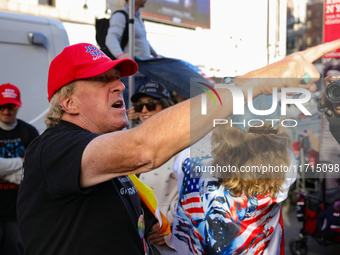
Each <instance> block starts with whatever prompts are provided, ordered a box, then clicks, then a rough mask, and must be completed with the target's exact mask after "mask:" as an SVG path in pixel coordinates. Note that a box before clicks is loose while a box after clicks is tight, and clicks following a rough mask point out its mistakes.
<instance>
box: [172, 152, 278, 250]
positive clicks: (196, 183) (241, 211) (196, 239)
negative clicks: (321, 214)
mask: <svg viewBox="0 0 340 255" xmlns="http://www.w3.org/2000/svg"><path fill="white" fill-rule="evenodd" d="M210 160H211V159H210ZM190 161H191V162H192V163H191V164H190ZM206 162H208V160H207V157H204V159H198V158H196V157H195V158H190V156H188V157H187V158H185V160H184V161H183V163H182V168H181V171H183V182H182V186H181V187H182V188H181V191H180V196H179V203H178V207H177V212H176V217H175V222H174V225H173V231H174V242H175V246H176V249H177V251H178V252H180V253H181V254H188V255H192V254H195V255H200V254H221V255H222V254H257V253H258V254H261V253H263V252H264V251H266V250H267V251H269V253H268V254H276V253H277V250H280V248H278V247H280V244H282V243H283V242H281V240H282V239H281V237H282V226H281V225H280V224H281V223H280V224H279V219H280V217H281V216H280V204H278V203H277V198H273V199H272V198H270V197H269V196H268V195H266V196H262V197H261V196H258V197H254V198H250V197H247V196H245V195H242V196H240V197H236V196H234V195H233V194H232V193H231V192H230V191H229V190H228V189H226V188H225V187H224V186H223V185H221V183H220V182H219V180H218V179H217V178H214V177H211V176H210V177H209V178H204V177H203V176H200V175H199V174H197V173H194V172H193V171H192V169H194V167H193V166H195V165H204V163H206ZM190 166H191V170H190ZM271 251H272V252H273V253H270V252H271ZM274 251H275V252H274Z"/></svg>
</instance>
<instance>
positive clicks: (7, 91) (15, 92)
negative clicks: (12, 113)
mask: <svg viewBox="0 0 340 255" xmlns="http://www.w3.org/2000/svg"><path fill="white" fill-rule="evenodd" d="M4 104H15V105H17V106H20V107H21V100H20V91H19V89H18V88H17V87H16V86H14V85H12V84H10V83H6V84H2V85H1V86H0V105H4Z"/></svg>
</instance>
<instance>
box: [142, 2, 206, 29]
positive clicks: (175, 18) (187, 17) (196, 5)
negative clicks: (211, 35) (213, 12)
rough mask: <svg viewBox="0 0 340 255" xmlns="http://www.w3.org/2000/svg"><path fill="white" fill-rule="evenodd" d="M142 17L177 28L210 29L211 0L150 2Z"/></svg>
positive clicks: (143, 10)
mask: <svg viewBox="0 0 340 255" xmlns="http://www.w3.org/2000/svg"><path fill="white" fill-rule="evenodd" d="M142 15H143V18H145V19H150V20H155V21H161V22H165V23H168V24H171V25H176V26H184V27H202V28H210V0H148V1H147V4H146V6H145V7H144V8H143V9H142Z"/></svg>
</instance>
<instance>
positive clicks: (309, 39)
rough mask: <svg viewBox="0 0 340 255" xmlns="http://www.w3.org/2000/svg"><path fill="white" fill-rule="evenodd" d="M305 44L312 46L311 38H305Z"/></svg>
mask: <svg viewBox="0 0 340 255" xmlns="http://www.w3.org/2000/svg"><path fill="white" fill-rule="evenodd" d="M306 44H307V46H310V45H312V37H310V36H308V37H307V38H306Z"/></svg>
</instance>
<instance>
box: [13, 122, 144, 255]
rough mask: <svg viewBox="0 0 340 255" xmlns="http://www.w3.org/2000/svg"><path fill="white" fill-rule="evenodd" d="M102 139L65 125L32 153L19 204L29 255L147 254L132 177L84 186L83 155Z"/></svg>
mask: <svg viewBox="0 0 340 255" xmlns="http://www.w3.org/2000/svg"><path fill="white" fill-rule="evenodd" d="M97 136H98V134H93V133H90V132H88V131H86V130H84V129H82V128H80V127H78V126H76V125H74V124H71V123H69V122H65V121H63V122H62V123H61V124H58V125H56V126H55V127H53V128H48V129H47V130H46V131H45V132H44V133H43V134H42V135H41V136H40V137H39V138H38V139H36V140H34V142H33V143H31V145H30V146H29V148H28V150H27V151H26V158H27V159H26V160H25V164H24V174H23V177H24V178H23V180H22V182H21V185H20V188H19V194H18V205H17V208H18V209H17V213H18V224H19V229H20V232H21V235H22V239H23V243H24V248H25V254H26V255H30V254H34V255H39V254H41V255H46V254H58V255H59V254H82V255H86V254H89V255H93V254H101V255H102V254H103V255H105V254H119V255H123V254H128V255H132V254H133V255H134V254H144V250H143V244H142V240H141V238H140V236H139V234H138V228H137V224H138V218H139V216H140V214H141V205H140V199H139V195H138V192H137V190H136V188H135V186H134V185H133V183H132V182H131V180H130V178H129V177H128V176H123V177H118V178H114V179H112V180H110V181H107V182H104V183H101V184H98V185H95V186H93V187H91V188H87V189H80V188H79V185H78V179H79V170H80V164H81V157H82V154H83V151H84V149H85V147H86V146H87V144H88V143H89V142H90V141H91V140H92V139H94V138H96V137H97ZM117 149H119V145H117Z"/></svg>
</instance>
